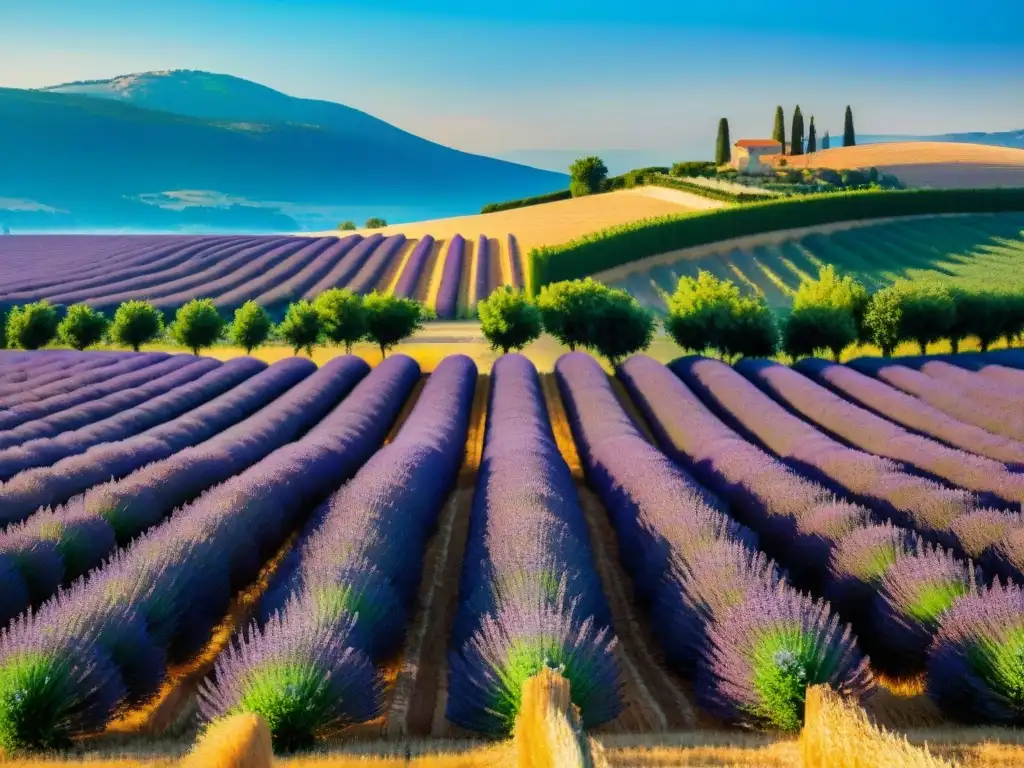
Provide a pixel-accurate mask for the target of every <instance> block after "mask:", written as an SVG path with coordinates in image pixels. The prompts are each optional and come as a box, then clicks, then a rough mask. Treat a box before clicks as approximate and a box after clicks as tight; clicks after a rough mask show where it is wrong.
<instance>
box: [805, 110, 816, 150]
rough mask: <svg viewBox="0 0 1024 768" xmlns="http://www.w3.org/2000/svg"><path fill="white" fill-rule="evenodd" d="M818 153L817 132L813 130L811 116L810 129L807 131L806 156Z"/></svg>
mask: <svg viewBox="0 0 1024 768" xmlns="http://www.w3.org/2000/svg"><path fill="white" fill-rule="evenodd" d="M817 151H818V132H817V131H816V130H815V129H814V115H811V127H810V128H808V129H807V154H809V155H813V154H814V153H815V152H817Z"/></svg>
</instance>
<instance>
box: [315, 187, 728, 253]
mask: <svg viewBox="0 0 1024 768" xmlns="http://www.w3.org/2000/svg"><path fill="white" fill-rule="evenodd" d="M721 206H722V203H718V202H717V201H713V200H708V199H707V198H703V197H699V196H697V195H690V194H688V193H686V192H680V191H678V190H673V189H662V188H660V187H637V188H635V189H624V190H619V191H617V192H609V193H607V194H603V195H592V196H589V197H579V198H575V199H572V200H558V201H556V202H554V203H543V204H542V205H531V206H528V207H526V208H516V209H515V210H511V211H499V212H497V213H482V214H476V215H472V216H455V217H452V218H449V219H431V220H429V221H417V222H412V223H409V224H394V225H392V226H390V227H385V228H383V229H376V230H357V232H359V233H361V234H367V233H368V232H381V233H383V234H385V235H394V234H399V233H401V234H404V235H405V236H406V237H410V238H418V237H423V236H424V235H433V236H434V237H436V238H438V239H441V238H443V239H445V240H448V239H450V238H452V237H453V236H454V235H459V234H461V235H462V236H463V237H465V238H466V240H467V241H470V240H475V238H476V236H477V235H478V234H480V233H481V232H482V233H485V234H486V235H487V236H488V237H495V238H498V239H500V240H502V241H505V240H507V239H508V234H509V233H512V234H514V235H515V236H516V237H517V238H518V239H519V246H520V250H521V251H522V253H524V254H525V253H528V252H529V250H530V249H531V248H535V247H538V246H542V245H557V244H559V243H566V242H568V241H570V240H574V239H575V238H577V237H581V236H583V235H586V234H589V233H591V232H597V231H598V230H601V229H604V228H606V227H611V226H614V225H616V224H625V223H627V222H630V221H637V220H639V219H648V218H651V217H653V216H664V215H665V214H670V213H681V212H684V211H688V210H691V211H699V210H706V209H708V208H718V207H721ZM301 234H303V235H310V236H318V237H320V236H324V235H331V234H337V232H320V233H307V232H303V233H301Z"/></svg>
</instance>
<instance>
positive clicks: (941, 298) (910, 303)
mask: <svg viewBox="0 0 1024 768" xmlns="http://www.w3.org/2000/svg"><path fill="white" fill-rule="evenodd" d="M898 290H899V294H900V296H901V298H902V301H903V312H902V318H901V322H900V339H901V340H904V341H916V342H917V346H918V348H919V349H920V350H921V354H922V355H923V354H925V353H926V352H927V347H928V345H929V344H932V343H934V342H936V341H940V340H942V339H946V338H949V336H950V332H951V331H952V329H953V326H954V324H955V323H956V303H955V302H954V301H953V295H952V294H951V293H950V290H949V286H947V285H945V284H944V283H935V282H916V281H915V282H913V283H902V284H900V285H899V286H898Z"/></svg>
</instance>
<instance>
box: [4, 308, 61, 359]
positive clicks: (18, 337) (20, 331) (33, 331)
mask: <svg viewBox="0 0 1024 768" xmlns="http://www.w3.org/2000/svg"><path fill="white" fill-rule="evenodd" d="M56 335H57V309H56V307H54V306H53V305H51V304H50V302H48V301H46V300H43V301H37V302H35V303H34V304H24V305H22V306H18V307H12V308H11V313H10V315H8V317H7V344H8V346H11V347H17V348H20V349H39V348H40V347H45V346H46V345H47V344H49V343H50V342H51V341H53V339H54V337H55V336H56Z"/></svg>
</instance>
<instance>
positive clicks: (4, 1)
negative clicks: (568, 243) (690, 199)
mask: <svg viewBox="0 0 1024 768" xmlns="http://www.w3.org/2000/svg"><path fill="white" fill-rule="evenodd" d="M0 6H3V11H2V14H0V18H2V21H0V85H4V86H11V87H24V88H30V87H38V86H42V85H49V84H54V83H58V82H65V81H69V80H77V79H91V78H104V77H110V76H113V75H118V74H125V73H128V72H137V71H145V70H153V69H175V68H187V69H204V70H209V71H214V72H222V73H228V74H233V75H237V76H239V77H245V78H247V79H250V80H255V81H257V82H260V83H263V84H265V85H269V86H271V87H273V88H277V89H279V90H282V91H285V92H287V93H290V94H292V95H296V96H305V97H311V98H322V99H328V100H331V101H339V102H342V103H345V104H349V105H351V106H354V107H357V108H359V109H363V110H365V111H367V112H370V113H371V114H374V115H377V116H378V117H381V118H383V119H385V120H388V121H390V122H392V123H395V124H396V125H399V126H401V127H403V128H405V129H407V130H410V131H413V132H415V133H418V134H420V135H423V136H426V137H428V138H431V139H434V140H436V141H440V142H442V143H445V144H449V145H452V146H457V147H459V148H462V149H466V150H470V151H477V152H485V153H492V154H497V153H503V152H507V151H510V150H517V149H540V148H552V149H583V150H599V149H612V148H622V149H642V150H657V151H662V150H664V151H666V152H671V153H672V156H673V157H682V156H685V155H686V154H687V153H689V154H692V153H693V152H696V151H702V150H704V149H705V148H706V151H705V152H703V154H708V153H710V152H711V145H712V144H713V141H714V133H715V129H716V126H717V122H718V119H719V117H722V116H726V117H728V118H729V121H730V125H731V127H732V133H733V136H734V137H741V136H761V135H765V134H766V133H767V132H769V131H770V128H771V119H772V115H773V112H774V108H775V105H776V104H783V105H784V106H785V107H786V110H787V114H788V113H789V112H790V111H791V110H792V107H793V106H794V105H795V104H800V106H801V109H802V111H803V112H804V114H805V115H810V114H814V115H815V116H816V119H817V123H818V124H819V131H823V130H824V129H825V128H829V129H831V130H832V132H833V133H836V132H839V131H841V124H842V113H843V108H844V107H845V105H846V104H847V103H850V104H852V105H853V107H854V112H855V115H856V118H857V128H858V130H859V131H861V132H864V133H914V134H927V133H940V132H947V131H967V130H985V131H995V130H1010V129H1017V128H1024V38H1021V32H1020V30H1021V29H1024V2H1020V0H977V2H973V3H964V2H949V1H948V0H927V2H926V0H851V1H850V2H849V3H846V4H844V3H836V2H828V3H796V4H795V3H777V2H765V1H764V0H762V1H761V2H751V1H750V0H738V1H735V2H728V3H726V2H717V1H716V2H701V0H656V1H648V2H644V1H643V0H632V2H629V1H625V0H622V1H618V2H613V1H612V0H492V1H491V2H487V0H474V1H472V2H471V1H470V0H433V2H426V1H424V2H412V1H408V2H402V1H401V0H377V1H376V2H326V1H322V2H316V1H314V0H175V1H174V2H153V1H151V0H133V1H132V2H129V1H128V0H33V2H31V3H29V2H16V0H0ZM847 7H848V8H850V9H851V10H849V11H847V10H844V8H847Z"/></svg>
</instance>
